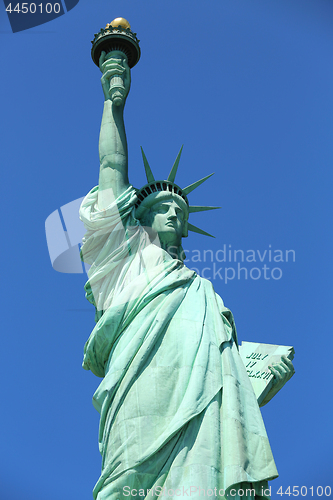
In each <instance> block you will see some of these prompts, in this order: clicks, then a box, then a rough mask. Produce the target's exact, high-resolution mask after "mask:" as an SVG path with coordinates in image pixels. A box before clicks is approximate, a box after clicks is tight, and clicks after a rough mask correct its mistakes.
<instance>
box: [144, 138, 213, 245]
mask: <svg viewBox="0 0 333 500" xmlns="http://www.w3.org/2000/svg"><path fill="white" fill-rule="evenodd" d="M182 150H183V146H182V147H181V148H180V151H179V153H178V155H177V158H176V160H175V163H174V164H173V167H172V169H171V171H170V173H169V175H168V178H167V179H166V180H155V178H154V176H153V173H152V171H151V168H150V166H149V163H148V161H147V158H146V155H145V154H144V152H143V149H142V148H141V153H142V158H143V164H144V167H145V171H146V176H147V181H148V183H147V184H145V185H144V186H143V187H142V188H141V189H138V190H137V197H138V201H137V203H136V205H135V207H136V217H137V218H138V219H140V218H141V217H142V215H143V214H144V213H145V212H146V210H149V209H150V208H151V207H152V206H153V205H155V203H158V202H159V201H162V200H163V199H166V198H170V197H172V198H174V199H175V201H176V202H177V203H178V204H179V205H180V207H181V208H182V210H183V211H184V212H185V214H186V221H185V223H184V228H183V237H184V238H185V237H187V236H188V231H193V232H195V233H199V234H204V235H206V236H212V235H211V234H209V233H207V232H206V231H204V230H203V229H200V228H198V227H196V226H194V225H193V224H190V223H189V222H188V216H189V214H190V213H193V212H203V211H206V210H214V209H216V208H220V207H207V206H190V204H189V202H188V199H187V195H188V194H189V193H191V191H193V190H194V189H196V188H197V187H198V186H200V184H202V183H203V182H205V181H206V180H207V179H208V178H209V177H211V176H212V175H213V174H209V175H207V176H206V177H203V178H202V179H200V180H198V181H196V182H194V183H193V184H190V185H189V186H187V187H185V188H183V189H182V188H180V187H179V186H178V185H177V184H175V182H174V180H175V178H176V174H177V170H178V165H179V160H180V156H181V153H182ZM212 237H214V236H212Z"/></svg>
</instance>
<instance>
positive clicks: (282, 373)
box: [260, 356, 295, 406]
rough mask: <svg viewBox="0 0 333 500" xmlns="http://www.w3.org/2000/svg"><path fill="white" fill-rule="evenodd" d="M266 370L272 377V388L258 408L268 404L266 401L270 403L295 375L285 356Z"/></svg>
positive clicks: (290, 363)
mask: <svg viewBox="0 0 333 500" xmlns="http://www.w3.org/2000/svg"><path fill="white" fill-rule="evenodd" d="M268 369H269V370H270V371H271V373H272V374H273V375H274V379H273V387H272V388H271V390H270V391H269V393H268V394H267V395H266V397H265V399H264V400H263V401H262V403H261V404H260V406H264V405H265V404H266V403H268V401H270V400H271V399H272V398H273V397H274V396H275V394H277V393H278V392H279V390H280V389H282V387H283V386H284V384H285V383H286V382H288V380H290V379H291V377H292V376H293V375H294V373H295V369H294V365H293V364H292V362H291V361H290V359H288V358H287V357H286V356H282V357H281V361H280V362H279V363H274V364H273V365H271V366H269V367H268Z"/></svg>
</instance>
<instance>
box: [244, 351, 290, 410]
mask: <svg viewBox="0 0 333 500" xmlns="http://www.w3.org/2000/svg"><path fill="white" fill-rule="evenodd" d="M239 353H240V356H241V358H242V360H243V363H244V365H245V368H246V370H247V374H248V376H249V378H250V380H251V383H252V387H253V389H254V392H255V394H256V396H257V400H258V403H259V405H260V404H261V403H262V401H263V400H264V399H265V397H266V395H267V394H268V392H269V391H270V389H271V388H272V385H273V378H274V376H273V374H272V373H271V371H270V370H269V369H268V366H269V365H272V363H278V362H279V361H281V356H286V357H287V358H288V359H290V361H292V360H293V358H294V354H295V351H294V348H293V347H291V346H285V345H274V344H259V343H256V342H242V344H241V345H240V347H239Z"/></svg>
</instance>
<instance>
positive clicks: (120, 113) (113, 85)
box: [98, 51, 131, 210]
mask: <svg viewBox="0 0 333 500" xmlns="http://www.w3.org/2000/svg"><path fill="white" fill-rule="evenodd" d="M99 67H100V70H101V71H102V73H103V76H102V78H101V82H102V88H103V92H104V97H105V102H104V110H103V118H102V124H101V131H100V137H99V160H100V173H99V193H98V207H99V209H101V210H102V209H104V208H106V207H107V206H108V205H109V204H110V202H112V201H113V200H114V199H115V198H117V197H118V196H119V195H120V194H122V193H123V192H124V191H125V190H126V189H127V188H128V186H129V181H128V154H127V140H126V133H125V125H124V106H125V102H126V97H127V95H128V92H129V89H130V85H131V73H130V68H129V66H128V62H127V57H126V55H125V54H124V53H123V52H120V51H112V52H110V53H108V54H106V53H105V52H102V54H101V56H100V59H99Z"/></svg>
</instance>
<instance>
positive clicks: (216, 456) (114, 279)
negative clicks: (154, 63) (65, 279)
mask: <svg viewBox="0 0 333 500" xmlns="http://www.w3.org/2000/svg"><path fill="white" fill-rule="evenodd" d="M97 194H98V191H97V188H94V189H93V190H92V191H91V192H90V193H89V194H88V195H87V197H86V198H85V199H84V201H83V203H82V206H81V210H80V216H81V219H82V220H83V222H84V224H85V226H86V229H87V233H86V235H85V237H84V240H83V245H82V248H81V256H82V260H83V261H84V262H86V263H87V264H90V265H91V267H90V270H89V273H88V275H89V281H88V283H87V285H86V287H85V288H86V293H87V298H88V300H89V301H90V302H91V303H92V304H93V305H94V306H95V307H96V326H95V328H94V329H93V331H92V333H91V335H90V337H89V339H88V341H87V343H86V345H85V348H84V361H83V367H84V368H85V369H87V370H91V371H92V372H93V373H94V374H95V375H97V376H98V377H103V380H102V382H101V384H100V385H99V387H98V389H97V391H96V393H95V394H94V397H93V404H94V406H95V408H96V409H97V410H98V411H99V412H100V415H101V418H100V429H99V446H100V452H101V454H102V473H101V477H100V479H99V480H98V482H97V484H96V486H95V489H94V498H95V499H96V498H97V500H118V499H119V500H120V499H125V498H138V497H137V496H135V494H134V493H133V492H134V491H139V489H141V490H142V491H143V494H141V495H140V496H141V497H142V496H144V497H146V498H153V497H157V496H163V491H164V492H165V491H167V490H173V491H176V490H177V491H181V492H183V493H184V491H185V492H186V491H189V490H190V488H192V490H191V495H190V496H191V497H192V498H193V497H194V498H199V496H203V494H202V493H201V495H200V488H201V492H203V491H207V490H208V489H212V490H214V488H216V490H215V491H216V492H217V494H216V495H215V496H218V498H220V499H224V498H225V495H227V494H228V492H230V490H231V488H233V487H235V485H236V486H237V485H238V486H237V487H238V488H239V487H240V485H242V487H243V485H247V487H248V488H251V487H252V488H254V489H255V490H256V495H255V497H256V498H260V497H263V498H267V496H266V495H265V493H264V490H265V489H266V488H267V480H269V479H273V478H274V477H277V471H276V467H275V464H274V459H273V456H272V453H271V449H270V446H269V442H268V438H267V435H266V430H265V427H264V424H263V421H262V417H261V413H260V410H259V407H258V403H257V400H256V397H255V394H254V392H253V389H252V385H251V382H250V380H249V378H248V375H247V372H246V369H245V367H244V364H243V362H242V360H241V358H240V356H239V353H238V345H237V334H236V329H235V325H234V321H233V317H232V314H231V312H230V311H229V310H228V309H227V308H225V307H224V305H223V301H222V299H221V298H220V297H219V296H218V295H217V294H216V293H215V291H214V289H213V286H212V284H211V283H210V282H209V281H207V280H206V279H203V278H201V277H200V276H198V275H197V274H196V273H195V272H194V271H192V270H190V269H188V268H187V267H186V266H185V265H184V264H183V262H181V261H180V260H176V259H173V258H172V257H171V256H170V255H169V254H168V253H167V252H165V251H164V250H163V249H161V248H160V247H159V245H158V241H154V242H152V241H151V239H150V238H149V235H148V233H147V231H146V229H145V228H144V227H142V226H141V225H140V222H139V221H138V220H136V218H135V208H134V205H135V203H136V201H137V198H136V193H135V190H134V189H133V188H132V187H129V188H128V189H127V191H125V192H124V193H123V194H122V195H121V196H120V197H119V198H118V199H116V200H114V201H113V202H112V203H111V204H110V206H109V207H108V208H107V209H105V210H98V208H97ZM194 488H197V490H195V491H194ZM149 490H150V491H149ZM219 492H220V493H219ZM137 494H139V493H137ZM182 496H187V495H186V493H184V495H182ZM244 498H246V497H245V496H244ZM249 498H250V497H249ZM251 498H254V496H253V497H251Z"/></svg>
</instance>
